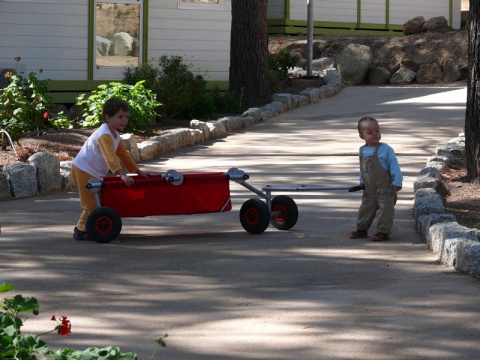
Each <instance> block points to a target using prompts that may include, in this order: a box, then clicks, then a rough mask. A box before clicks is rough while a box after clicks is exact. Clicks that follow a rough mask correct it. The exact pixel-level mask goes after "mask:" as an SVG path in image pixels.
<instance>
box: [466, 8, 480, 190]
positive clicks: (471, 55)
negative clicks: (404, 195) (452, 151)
mask: <svg viewBox="0 0 480 360" xmlns="http://www.w3.org/2000/svg"><path fill="white" fill-rule="evenodd" d="M468 23H469V35H468V63H469V64H468V65H469V66H468V68H469V70H468V88H467V109H466V112H465V152H466V162H467V181H469V182H474V183H480V1H479V0H470V12H469V18H468Z"/></svg>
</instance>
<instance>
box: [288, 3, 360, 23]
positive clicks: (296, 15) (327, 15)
mask: <svg viewBox="0 0 480 360" xmlns="http://www.w3.org/2000/svg"><path fill="white" fill-rule="evenodd" d="M312 4H313V17H314V20H315V21H333V22H356V21H357V0H335V1H325V0H314V2H313V3H312ZM290 19H291V20H304V21H306V20H307V2H306V1H305V0H291V1H290Z"/></svg>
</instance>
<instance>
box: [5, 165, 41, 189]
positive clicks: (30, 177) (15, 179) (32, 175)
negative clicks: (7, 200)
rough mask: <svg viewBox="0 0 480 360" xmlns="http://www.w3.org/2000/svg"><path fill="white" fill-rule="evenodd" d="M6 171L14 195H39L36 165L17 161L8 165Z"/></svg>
mask: <svg viewBox="0 0 480 360" xmlns="http://www.w3.org/2000/svg"><path fill="white" fill-rule="evenodd" d="M5 172H6V174H7V178H8V181H9V183H10V188H11V191H12V196H13V197H16V198H25V197H30V196H35V195H37V193H38V184H37V170H36V169H35V166H34V165H30V164H27V163H24V162H18V161H17V162H14V163H12V164H10V165H7V166H6V167H5Z"/></svg>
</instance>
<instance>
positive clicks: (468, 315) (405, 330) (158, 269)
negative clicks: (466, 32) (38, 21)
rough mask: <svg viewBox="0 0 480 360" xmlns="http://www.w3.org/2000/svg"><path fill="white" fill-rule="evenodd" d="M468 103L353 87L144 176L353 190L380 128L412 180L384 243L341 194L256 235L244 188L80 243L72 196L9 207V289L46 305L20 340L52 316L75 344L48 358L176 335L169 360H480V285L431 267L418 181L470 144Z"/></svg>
mask: <svg viewBox="0 0 480 360" xmlns="http://www.w3.org/2000/svg"><path fill="white" fill-rule="evenodd" d="M465 98H466V90H465V87H461V86H460V87H458V86H445V87H431V86H429V87H405V88H402V87H393V88H392V87H382V88H380V87H352V88H345V89H343V90H342V92H341V93H340V94H338V95H336V96H333V97H331V98H328V99H324V100H322V101H320V102H319V103H316V104H312V105H307V106H303V107H300V108H297V109H294V110H292V111H289V112H288V113H283V114H281V115H278V116H276V117H274V118H271V119H269V120H267V121H265V122H262V123H259V124H257V125H255V126H253V127H250V128H249V129H248V131H245V132H243V131H238V132H236V133H234V134H232V135H229V136H228V137H226V138H224V139H222V140H221V141H218V140H217V141H214V142H213V141H212V142H206V143H202V144H201V145H197V146H194V147H189V148H184V149H181V150H180V151H177V152H175V153H170V154H168V157H167V156H165V158H162V159H158V160H155V161H152V162H148V163H145V164H143V165H142V167H143V169H144V170H146V171H148V172H157V173H160V172H165V171H166V170H168V169H175V170H177V171H181V172H186V171H226V170H228V169H229V168H230V167H237V168H239V169H242V170H244V171H246V172H247V173H249V174H250V180H249V182H250V183H251V184H252V185H254V186H255V187H258V188H261V187H262V186H265V185H268V184H270V185H294V184H298V185H326V186H327V185H352V184H356V183H357V182H358V158H357V151H358V147H359V146H360V145H361V141H360V139H359V138H358V134H357V131H356V122H357V121H358V119H359V118H360V117H361V116H364V115H367V114H368V115H371V116H375V117H377V118H378V119H379V121H380V124H381V126H382V131H383V140H384V141H385V142H387V143H389V144H390V145H392V147H393V148H394V149H395V150H396V153H397V155H398V157H399V161H400V165H401V166H402V169H403V172H404V175H405V184H404V189H403V190H402V191H401V192H400V193H399V201H398V205H397V216H396V222H395V228H394V236H393V238H392V240H391V241H389V242H384V243H375V242H372V241H370V240H369V239H361V240H349V239H348V238H347V236H346V235H347V233H348V231H350V230H352V229H353V228H354V226H355V217H356V213H357V209H358V205H359V202H360V196H359V194H358V193H348V192H343V191H325V192H321V193H293V194H290V195H291V196H292V197H293V198H294V199H295V201H296V202H297V204H298V206H299V211H300V216H299V220H298V223H297V224H296V226H295V227H294V228H292V229H291V230H290V231H278V230H275V229H274V228H269V229H267V231H266V232H265V233H264V234H262V235H258V236H254V235H249V234H247V233H246V232H245V231H243V229H242V228H241V226H240V224H239V221H238V210H239V208H240V206H241V204H242V203H243V202H244V201H245V200H246V199H248V198H251V197H255V195H254V194H253V193H251V192H250V191H248V190H246V189H244V188H243V187H241V186H239V185H237V184H235V183H231V194H232V201H233V204H234V208H233V210H232V211H231V212H228V213H223V214H203V215H192V216H179V217H173V216H168V217H151V218H149V217H147V218H140V219H129V218H127V219H124V221H123V230H122V234H121V235H120V237H119V239H118V241H115V242H113V243H111V244H108V245H101V244H97V243H90V242H75V241H73V240H72V239H71V232H72V228H73V224H74V223H75V222H76V220H77V217H78V215H79V205H78V199H77V194H76V193H61V194H56V195H47V196H41V197H35V198H29V199H20V200H17V201H6V202H1V203H0V213H1V214H2V216H1V220H0V225H1V226H2V234H1V235H0V246H1V248H2V255H3V256H2V261H1V262H0V273H1V274H2V280H1V281H2V282H9V283H12V284H14V285H15V287H16V293H22V294H24V295H28V296H35V297H37V298H38V299H39V301H40V304H41V306H42V312H41V313H40V316H38V317H36V318H34V319H29V320H28V321H27V322H26V324H25V331H33V332H36V333H42V332H45V331H47V330H49V329H50V327H51V321H50V317H51V314H61V315H65V316H68V317H69V319H71V321H72V334H71V336H69V337H68V338H59V337H48V338H47V339H46V340H47V343H48V344H49V346H50V347H51V348H52V349H56V348H57V347H60V346H61V347H65V346H68V347H72V348H75V349H83V348H85V347H87V346H107V345H118V346H120V347H121V349H122V350H124V351H134V352H137V353H138V354H139V358H140V359H149V358H150V355H151V353H152V351H153V348H154V346H155V343H154V339H155V338H157V337H158V336H161V335H163V334H164V333H168V334H169V337H168V338H167V348H166V349H162V350H161V351H160V358H166V359H182V360H189V359H195V360H203V359H205V360H207V359H208V360H211V359H227V360H233V359H238V360H240V359H242V360H245V359H252V360H253V359H277V360H278V359H285V360H287V359H288V360H290V359H323V358H328V359H359V358H360V359H419V358H421V359H454V358H464V359H476V358H477V357H478V354H479V352H480V344H479V343H478V340H477V339H478V338H479V337H480V326H479V325H478V324H480V302H479V301H478V299H479V298H480V286H479V284H478V281H476V280H475V279H473V278H471V277H468V276H464V275H462V274H460V273H459V272H457V271H455V270H454V269H453V268H447V267H441V266H438V264H437V261H436V257H435V255H434V254H432V253H431V252H430V251H429V250H428V249H427V248H426V246H425V244H423V242H422V239H421V236H420V235H419V234H418V233H417V232H416V230H415V224H414V221H413V219H412V206H413V182H414V181H415V179H416V178H417V176H418V173H419V171H420V170H421V169H422V168H423V167H424V166H425V162H426V159H427V157H429V156H431V155H432V153H433V152H434V149H435V147H436V145H437V144H442V143H446V142H447V141H448V140H449V139H451V138H453V137H455V136H456V135H457V134H458V133H459V132H461V131H462V129H463V124H464V113H465ZM159 206H168V204H159ZM373 231H374V230H373Z"/></svg>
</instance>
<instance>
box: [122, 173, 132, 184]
mask: <svg viewBox="0 0 480 360" xmlns="http://www.w3.org/2000/svg"><path fill="white" fill-rule="evenodd" d="M120 179H122V180H123V181H124V182H125V185H127V186H132V185H133V179H132V178H131V177H130V176H128V175H120Z"/></svg>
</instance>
